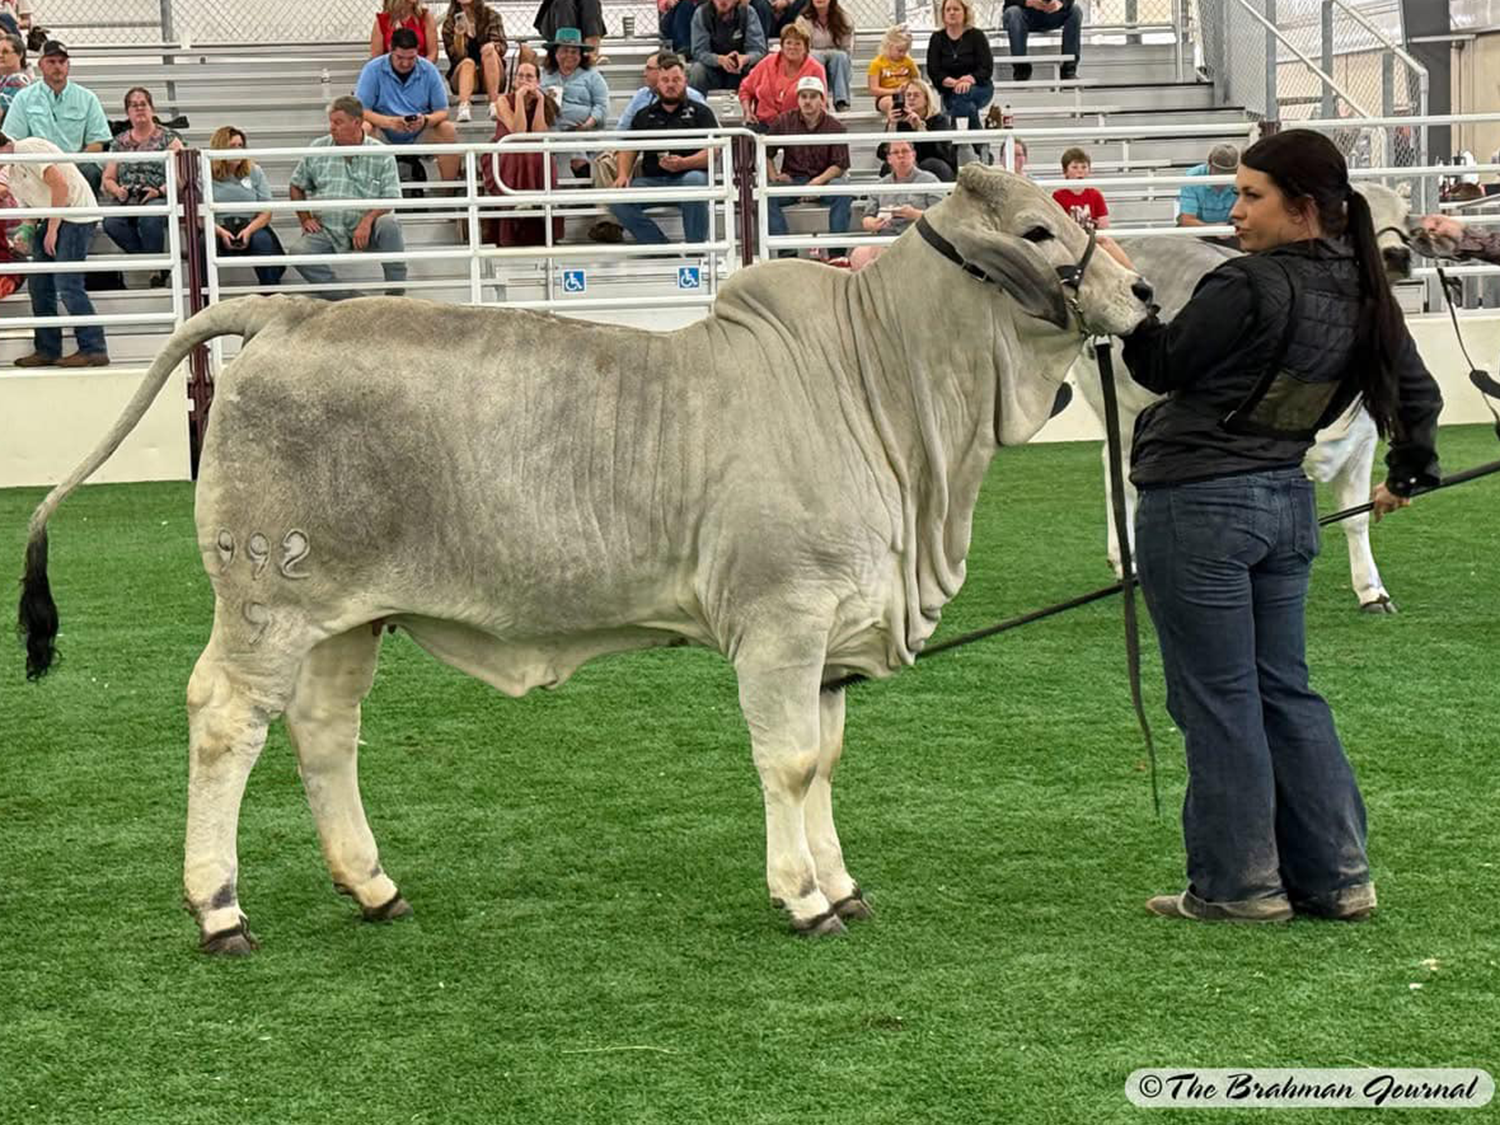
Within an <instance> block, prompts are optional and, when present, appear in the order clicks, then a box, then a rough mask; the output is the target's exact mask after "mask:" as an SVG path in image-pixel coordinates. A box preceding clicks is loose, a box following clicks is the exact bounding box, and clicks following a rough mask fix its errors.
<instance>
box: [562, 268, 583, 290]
mask: <svg viewBox="0 0 1500 1125" xmlns="http://www.w3.org/2000/svg"><path fill="white" fill-rule="evenodd" d="M562 282H563V286H562V287H563V292H564V293H587V292H588V291H589V271H588V270H563V271H562Z"/></svg>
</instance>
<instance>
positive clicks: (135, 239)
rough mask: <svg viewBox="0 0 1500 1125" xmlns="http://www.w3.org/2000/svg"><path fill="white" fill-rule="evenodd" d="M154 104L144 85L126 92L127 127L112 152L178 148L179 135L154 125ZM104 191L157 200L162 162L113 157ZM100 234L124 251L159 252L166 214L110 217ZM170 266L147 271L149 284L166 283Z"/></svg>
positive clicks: (161, 192) (121, 198) (120, 199)
mask: <svg viewBox="0 0 1500 1125" xmlns="http://www.w3.org/2000/svg"><path fill="white" fill-rule="evenodd" d="M155 114H156V106H155V105H154V104H153V102H152V99H151V92H150V91H149V90H147V89H146V88H145V87H144V86H132V87H131V88H130V89H129V90H127V91H126V92H125V116H126V117H127V118H128V119H129V121H130V128H128V129H126V130H124V131H123V132H121V133H119V134H117V135H116V136H115V139H114V140H113V141H112V142H110V146H109V149H110V151H111V152H176V151H177V150H178V149H180V148H181V147H182V138H181V137H179V136H178V135H177V134H176V133H174V132H173V131H172V130H171V129H168V128H165V127H164V126H161V125H158V124H157V123H156V116H155ZM101 184H102V186H103V188H104V191H105V192H106V193H107V194H108V195H110V196H113V197H114V199H115V201H116V202H117V203H122V204H126V205H129V206H132V207H134V206H139V205H142V204H147V203H160V202H161V201H162V200H164V199H165V198H166V197H167V168H166V163H165V162H164V161H163V162H161V163H157V162H154V161H152V162H146V163H140V164H137V163H129V164H127V163H124V162H122V161H118V160H112V161H110V163H108V164H106V165H105V166H104V175H103V177H102V179H101ZM104 233H105V234H107V235H109V237H110V238H111V239H112V240H113V241H114V243H115V245H116V246H118V247H119V248H120V249H121V250H123V251H125V253H127V254H160V253H161V252H162V250H163V248H164V247H165V246H166V241H167V217H166V216H165V215H130V216H125V215H111V216H110V217H109V218H107V219H105V220H104ZM170 276H171V273H170V271H168V270H156V271H154V272H153V273H152V274H151V286H152V288H153V289H154V288H159V287H160V286H162V285H165V284H166V283H167V279H168V278H169V277H170Z"/></svg>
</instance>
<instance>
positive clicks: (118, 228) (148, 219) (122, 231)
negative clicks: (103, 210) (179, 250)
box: [104, 215, 167, 254]
mask: <svg viewBox="0 0 1500 1125" xmlns="http://www.w3.org/2000/svg"><path fill="white" fill-rule="evenodd" d="M104 233H105V234H107V235H109V237H110V239H111V240H112V241H113V242H114V244H115V245H116V246H118V247H119V248H120V249H121V250H123V251H125V253H127V254H160V253H161V252H162V247H164V246H166V244H167V219H166V216H165V215H140V216H134V215H129V216H127V215H111V216H109V217H108V218H106V219H105V220H104Z"/></svg>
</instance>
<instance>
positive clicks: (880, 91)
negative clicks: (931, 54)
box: [868, 23, 922, 113]
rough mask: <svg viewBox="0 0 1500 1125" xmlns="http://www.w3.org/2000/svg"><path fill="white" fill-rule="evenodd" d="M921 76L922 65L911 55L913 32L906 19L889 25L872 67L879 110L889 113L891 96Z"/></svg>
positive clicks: (870, 81)
mask: <svg viewBox="0 0 1500 1125" xmlns="http://www.w3.org/2000/svg"><path fill="white" fill-rule="evenodd" d="M921 78H922V71H921V68H920V67H918V66H917V60H916V59H914V58H912V57H911V32H909V31H907V30H906V25H905V24H904V23H903V24H897V25H896V26H895V27H888V28H886V29H885V37H884V38H883V39H881V41H880V54H878V55H876V56H875V58H874V59H872V60H871V62H870V69H869V79H868V89H869V91H870V96H871V97H873V98H874V99H875V108H876V110H877V111H879V112H880V113H889V112H890V108H891V99H892V98H893V97H894V96H895V95H896V94H899V93H901V92H902V91H903V90H905V89H906V87H907V85H908V84H909V83H911V82H917V81H920V80H921Z"/></svg>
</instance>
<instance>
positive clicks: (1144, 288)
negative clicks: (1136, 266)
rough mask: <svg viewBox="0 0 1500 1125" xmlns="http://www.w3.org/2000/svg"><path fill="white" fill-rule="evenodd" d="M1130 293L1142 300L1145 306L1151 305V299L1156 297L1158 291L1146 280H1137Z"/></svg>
mask: <svg viewBox="0 0 1500 1125" xmlns="http://www.w3.org/2000/svg"><path fill="white" fill-rule="evenodd" d="M1130 291H1131V292H1132V293H1134V294H1135V295H1136V296H1137V297H1139V298H1140V300H1141V303H1142V304H1143V305H1149V304H1150V303H1151V298H1152V297H1154V296H1156V290H1155V289H1153V288H1151V283H1150V282H1149V281H1145V280H1137V281H1136V283H1135V284H1134V285H1132V286H1131V287H1130Z"/></svg>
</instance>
